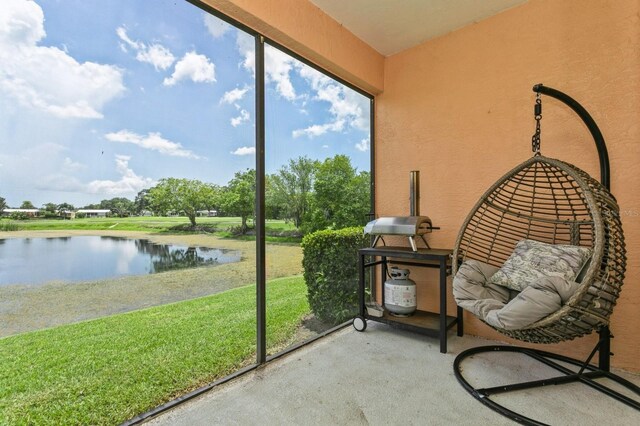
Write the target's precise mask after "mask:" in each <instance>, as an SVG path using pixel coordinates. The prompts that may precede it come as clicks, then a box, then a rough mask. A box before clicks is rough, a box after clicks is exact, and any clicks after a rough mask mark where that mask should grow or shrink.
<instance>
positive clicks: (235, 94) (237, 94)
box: [220, 86, 249, 105]
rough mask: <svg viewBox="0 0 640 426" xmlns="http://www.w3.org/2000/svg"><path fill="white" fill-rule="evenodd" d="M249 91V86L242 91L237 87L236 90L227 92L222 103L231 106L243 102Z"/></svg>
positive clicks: (221, 100)
mask: <svg viewBox="0 0 640 426" xmlns="http://www.w3.org/2000/svg"><path fill="white" fill-rule="evenodd" d="M248 91H249V86H244V87H243V88H242V89H241V88H239V87H236V88H235V89H232V90H229V91H228V92H225V93H224V95H222V98H221V99H220V103H221V104H229V105H231V104H232V103H234V102H237V101H239V100H242V98H244V95H246V94H247V92H248Z"/></svg>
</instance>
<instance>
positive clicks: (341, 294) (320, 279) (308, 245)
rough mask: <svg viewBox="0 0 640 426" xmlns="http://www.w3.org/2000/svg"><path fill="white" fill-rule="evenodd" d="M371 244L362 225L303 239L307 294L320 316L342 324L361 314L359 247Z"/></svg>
mask: <svg viewBox="0 0 640 426" xmlns="http://www.w3.org/2000/svg"><path fill="white" fill-rule="evenodd" d="M368 245H369V238H368V237H366V236H365V235H363V233H362V228H345V229H340V230H337V231H334V230H325V231H318V232H314V233H312V234H308V235H306V236H305V237H304V238H303V239H302V255H303V258H302V266H303V267H304V280H305V282H306V283H307V289H308V292H307V297H308V298H309V305H310V306H311V310H312V311H313V313H314V314H315V316H316V317H317V318H318V319H319V320H321V321H323V322H327V323H330V324H340V323H342V322H344V321H346V320H348V319H350V318H353V317H354V316H355V315H356V314H357V312H358V249H361V248H363V247H367V246H368Z"/></svg>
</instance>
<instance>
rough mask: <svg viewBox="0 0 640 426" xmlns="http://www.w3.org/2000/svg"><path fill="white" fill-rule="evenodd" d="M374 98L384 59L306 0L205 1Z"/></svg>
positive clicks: (377, 91) (204, 1)
mask: <svg viewBox="0 0 640 426" xmlns="http://www.w3.org/2000/svg"><path fill="white" fill-rule="evenodd" d="M201 2H202V3H205V4H208V5H209V6H211V7H213V8H214V9H216V10H219V11H220V12H222V13H224V14H226V15H227V16H230V17H232V18H234V19H235V20H237V21H239V22H241V23H243V24H245V25H246V26H248V27H250V28H253V29H254V30H256V31H258V32H259V33H261V34H262V35H264V36H266V37H268V38H270V39H272V40H274V41H276V42H278V43H280V44H282V45H283V46H285V47H287V48H289V49H291V50H292V51H294V52H296V53H297V54H299V55H301V56H303V57H305V58H306V59H308V60H310V61H311V62H313V63H315V64H317V65H319V66H321V67H323V68H324V69H326V70H328V71H331V72H332V73H334V74H335V75H337V76H339V77H341V78H342V79H344V80H346V81H348V82H350V83H351V84H353V85H355V86H357V87H360V88H361V89H362V90H365V91H367V92H369V93H371V94H377V93H380V92H381V91H382V88H383V70H384V57H383V56H382V55H381V54H379V53H378V52H376V51H375V50H374V49H372V48H371V47H370V46H369V45H367V44H366V43H364V42H363V41H362V40H360V39H359V38H357V37H356V36H354V35H353V34H352V33H351V32H349V31H348V30H347V29H345V28H344V27H343V26H342V25H340V24H339V23H338V22H336V21H335V20H333V19H332V18H331V17H330V16H328V15H327V14H325V13H324V12H322V11H321V10H320V9H318V7H317V6H315V5H314V4H313V3H311V2H308V1H306V0H201Z"/></svg>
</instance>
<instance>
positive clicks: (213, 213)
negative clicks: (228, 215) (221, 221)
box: [197, 210, 218, 217]
mask: <svg viewBox="0 0 640 426" xmlns="http://www.w3.org/2000/svg"><path fill="white" fill-rule="evenodd" d="M197 213H198V216H201V217H203V216H204V217H216V216H218V211H217V210H198V211H197Z"/></svg>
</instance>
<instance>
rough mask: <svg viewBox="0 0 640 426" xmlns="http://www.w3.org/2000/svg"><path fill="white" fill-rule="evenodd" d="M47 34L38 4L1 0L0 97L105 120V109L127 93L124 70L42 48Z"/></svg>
mask: <svg viewBox="0 0 640 426" xmlns="http://www.w3.org/2000/svg"><path fill="white" fill-rule="evenodd" d="M45 36H46V32H45V29H44V12H43V11H42V8H41V7H40V6H39V5H38V4H37V3H36V2H33V1H26V0H2V13H0V93H1V94H2V96H3V97H6V98H9V99H13V100H15V101H16V102H17V103H18V104H20V105H22V106H24V107H28V108H33V109H38V110H41V111H45V112H47V113H49V114H51V115H54V116H56V117H59V118H102V117H103V115H102V113H101V110H102V108H103V107H104V105H105V104H106V103H108V102H109V101H111V100H112V99H114V98H116V97H117V96H119V95H120V94H121V93H122V92H123V91H124V90H125V88H124V85H123V82H122V77H123V73H122V70H120V69H119V68H118V67H116V66H113V65H103V64H98V63H95V62H83V63H80V62H78V61H77V60H75V59H74V58H73V57H72V56H71V55H70V54H69V53H68V52H66V51H65V50H61V49H59V48H57V47H45V46H39V45H38V43H39V42H40V41H42V40H43V39H44V38H45Z"/></svg>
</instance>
